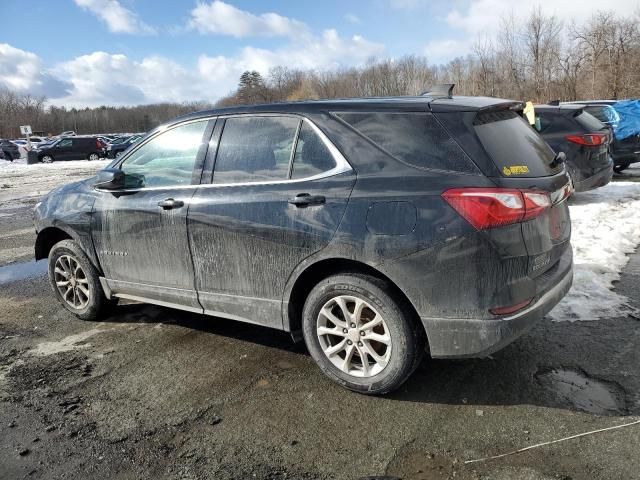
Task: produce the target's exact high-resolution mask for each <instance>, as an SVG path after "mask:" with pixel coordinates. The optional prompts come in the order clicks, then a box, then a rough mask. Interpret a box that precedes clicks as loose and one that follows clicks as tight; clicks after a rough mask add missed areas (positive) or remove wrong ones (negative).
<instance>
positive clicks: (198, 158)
mask: <svg viewBox="0 0 640 480" xmlns="http://www.w3.org/2000/svg"><path fill="white" fill-rule="evenodd" d="M522 108H523V105H522V104H521V103H519V102H513V101H509V100H500V99H494V98H477V97H450V96H447V95H443V96H440V95H435V94H433V95H432V96H421V97H398V98H379V99H353V100H341V101H340V100H336V101H315V102H313V101H312V102H300V103H283V104H274V105H262V106H248V107H247V106H245V107H235V108H229V109H222V110H212V111H206V112H200V113H195V114H190V115H188V116H184V117H181V118H178V119H176V120H174V121H172V122H169V123H167V124H166V125H164V126H162V127H160V128H158V129H156V130H155V131H153V132H151V133H150V134H149V135H148V136H147V137H145V139H144V140H143V141H141V142H139V143H138V144H136V145H135V146H134V147H133V148H131V149H130V150H129V151H127V152H126V153H125V154H124V155H123V156H122V157H120V158H118V159H117V160H115V161H114V162H112V163H111V165H110V167H109V168H107V169H105V170H103V171H101V172H100V173H99V174H98V176H97V177H95V178H91V179H89V180H85V181H81V182H77V183H73V184H70V185H66V186H63V187H61V188H58V189H57V190H54V191H52V192H51V193H50V194H48V195H47V196H46V197H45V198H44V199H43V200H42V202H41V203H39V204H38V205H37V206H36V209H35V223H36V228H37V231H38V235H37V240H36V246H35V251H36V258H37V259H43V258H47V257H48V259H49V275H50V280H51V285H52V287H53V291H54V292H55V295H56V297H57V298H58V299H59V300H60V301H61V302H62V304H63V305H64V306H65V307H66V308H67V309H68V310H69V311H71V312H73V313H75V314H76V315H77V316H78V317H80V318H83V319H93V318H96V317H97V316H98V315H99V314H100V313H101V312H102V311H103V309H104V308H105V307H106V306H107V305H108V304H109V303H111V302H113V301H116V300H117V299H119V298H124V299H133V300H137V301H143V302H149V303H154V304H159V305H164V306H170V307H175V308H179V309H183V310H188V311H191V312H198V313H204V314H206V315H211V316H215V317H224V318H228V319H233V320H240V321H246V322H250V323H256V324H259V325H264V326H268V327H273V328H276V329H280V330H284V331H288V332H291V334H292V336H293V338H294V339H296V340H298V339H304V341H305V342H306V345H307V347H308V349H309V352H310V353H311V356H312V357H313V359H314V360H315V361H316V362H317V364H318V365H319V366H320V368H321V369H322V371H323V372H324V373H325V374H326V375H327V376H328V377H330V378H331V379H333V380H334V381H336V382H338V383H340V384H342V385H344V386H346V387H347V388H350V389H352V390H356V391H359V392H363V393H385V392H389V391H391V390H393V389H394V388H397V387H398V386H399V385H400V384H402V383H403V382H404V381H405V379H406V378H407V377H408V376H409V375H410V374H411V372H412V371H413V370H414V369H415V368H416V367H417V365H418V364H419V362H420V359H421V358H422V355H423V353H424V352H425V345H426V346H427V349H428V352H429V353H430V355H431V356H432V357H438V358H460V357H483V356H486V355H489V354H490V353H491V352H494V351H496V350H498V349H500V348H502V347H504V346H505V345H506V344H508V343H509V342H511V341H513V340H514V339H515V338H516V337H518V336H519V335H521V334H522V333H523V332H525V331H526V330H527V329H528V328H529V327H530V326H531V325H533V323H534V322H536V321H537V320H539V319H540V318H542V316H543V315H545V314H546V313H547V312H548V311H549V310H551V309H552V308H553V307H554V305H556V303H558V301H559V300H560V299H561V298H562V297H563V296H564V295H565V293H566V292H567V291H568V290H569V287H570V286H571V281H572V250H571V245H570V243H569V237H570V232H571V226H570V220H569V210H568V207H567V201H566V198H567V197H568V195H569V194H570V192H571V190H570V184H569V181H568V177H567V175H566V173H565V170H564V165H563V164H562V163H561V162H558V161H556V160H557V159H556V156H555V154H554V153H553V151H552V150H551V149H550V148H549V146H548V145H547V144H546V143H545V142H544V141H543V140H542V138H540V136H539V135H538V133H537V132H535V131H534V130H533V129H532V128H530V126H529V125H528V123H527V122H526V121H525V120H524V119H523V118H522V117H521V110H522ZM212 354H213V355H215V352H212Z"/></svg>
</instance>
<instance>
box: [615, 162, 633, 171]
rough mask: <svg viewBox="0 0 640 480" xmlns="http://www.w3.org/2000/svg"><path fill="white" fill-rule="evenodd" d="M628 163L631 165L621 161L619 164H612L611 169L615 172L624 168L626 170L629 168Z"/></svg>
mask: <svg viewBox="0 0 640 480" xmlns="http://www.w3.org/2000/svg"><path fill="white" fill-rule="evenodd" d="M629 165H631V164H630V163H627V162H625V163H621V164H619V165H614V166H613V171H614V172H616V173H622V172H623V171H624V170H626V169H627V168H629Z"/></svg>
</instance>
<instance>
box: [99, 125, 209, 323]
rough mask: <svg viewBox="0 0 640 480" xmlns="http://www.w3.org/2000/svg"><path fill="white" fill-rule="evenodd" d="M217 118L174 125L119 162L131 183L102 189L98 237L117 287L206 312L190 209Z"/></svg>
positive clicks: (124, 294)
mask: <svg viewBox="0 0 640 480" xmlns="http://www.w3.org/2000/svg"><path fill="white" fill-rule="evenodd" d="M210 122H211V123H213V121H209V120H199V121H193V122H189V123H185V124H181V125H178V126H176V127H173V128H170V129H168V130H166V131H164V132H162V133H159V134H158V135H156V136H154V137H152V138H151V139H150V140H148V141H146V142H145V143H144V144H142V145H140V147H139V148H137V149H136V150H134V151H132V152H131V153H130V154H128V155H127V157H126V158H124V159H123V160H122V162H121V163H120V164H119V168H121V169H122V170H123V171H124V172H125V178H126V182H127V183H128V185H127V187H126V188H125V189H123V190H122V191H101V192H99V194H98V198H97V200H96V203H95V206H94V213H93V220H92V236H93V241H94V244H95V248H96V253H97V255H98V259H99V261H100V265H101V267H102V270H103V272H104V276H105V279H106V282H107V285H108V287H109V289H110V290H111V292H112V294H114V295H115V296H117V297H121V298H130V299H133V300H141V301H147V302H150V303H156V304H160V305H167V306H178V305H179V306H181V307H182V308H186V309H191V310H193V311H199V312H201V311H202V308H201V307H200V305H199V303H198V300H197V294H196V292H195V287H194V281H193V263H192V261H191V254H190V252H189V245H188V241H187V211H188V209H189V205H190V203H191V200H192V196H193V194H194V192H195V189H196V188H197V187H196V185H195V184H197V183H198V182H199V179H200V172H201V169H202V160H203V159H204V156H205V153H206V147H207V142H208V137H210V135H211V129H210V128H207V127H208V126H209V127H210V126H211V123H210Z"/></svg>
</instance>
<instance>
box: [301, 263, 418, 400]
mask: <svg viewBox="0 0 640 480" xmlns="http://www.w3.org/2000/svg"><path fill="white" fill-rule="evenodd" d="M342 301H344V303H342ZM360 302H363V303H360ZM341 303H342V305H345V306H346V308H347V311H348V313H349V315H352V316H351V317H350V321H349V323H345V322H344V321H343V320H344V317H345V316H344V315H343V314H342V312H343V311H344V310H343V308H342V306H341ZM359 303H360V304H361V305H363V307H362V308H361V309H360V310H361V311H362V315H361V318H360V319H358V318H354V316H353V314H354V313H355V311H356V308H358V307H357V305H358V304H359ZM321 312H328V313H329V314H331V315H332V316H333V318H334V320H336V323H334V322H333V321H332V320H330V318H329V317H327V316H325V315H324V314H321ZM379 318H381V319H382V321H381V322H380V323H377V325H376V326H375V327H367V324H368V323H370V322H374V321H375V322H379V320H378V319H379ZM352 320H353V321H352ZM354 322H355V323H354ZM302 323H303V325H302V329H303V335H304V340H305V343H306V345H307V349H308V350H309V353H310V354H311V357H312V358H313V359H314V360H315V362H316V364H317V365H318V366H319V367H320V370H322V372H323V373H324V374H325V375H326V376H327V377H329V378H330V379H331V380H333V381H334V382H336V383H338V384H340V385H342V386H344V387H346V388H348V389H349V390H353V391H355V392H359V393H364V394H370V395H376V394H377V395H380V394H385V393H389V392H391V391H393V390H395V389H397V388H398V387H399V386H400V385H402V384H403V383H404V382H405V380H407V378H408V377H409V376H410V375H411V373H413V371H414V370H415V369H416V368H417V367H418V365H419V364H420V361H421V360H422V358H423V356H424V352H425V334H424V330H423V328H422V326H421V325H419V321H415V319H414V318H413V315H412V313H411V311H410V309H409V308H408V307H407V306H405V305H404V303H403V302H402V301H399V300H398V299H397V298H396V296H395V295H394V293H393V291H392V289H391V288H390V287H389V286H388V285H387V284H386V283H385V282H384V281H382V280H380V279H377V278H375V277H371V276H369V275H361V274H350V273H345V274H339V275H333V276H330V277H328V278H326V279H324V280H322V281H321V282H320V283H318V285H316V286H315V287H314V288H313V290H312V291H311V293H309V296H308V297H307V300H306V301H305V304H304V309H303V319H302ZM354 325H355V328H354ZM345 327H346V328H345ZM327 329H329V330H330V331H332V332H333V333H331V334H326V333H320V332H327ZM345 330H347V333H346V334H345ZM339 332H342V333H339ZM374 334H375V335H377V336H375V337H374ZM373 338H379V339H384V340H385V341H388V343H386V344H385V343H382V342H378V341H376V340H373ZM349 342H351V343H349ZM341 345H342V349H339V348H340V346H341ZM332 347H333V349H334V350H335V354H333V355H331V358H330V357H329V356H328V354H327V353H325V350H327V349H330V348H332ZM361 347H362V348H361ZM371 351H373V352H374V353H375V354H376V356H377V357H378V359H381V360H382V361H378V360H377V359H376V358H374V356H372V355H371V354H370V353H368V352H371ZM349 352H351V355H350V358H351V362H349V364H350V365H349V366H348V367H346V368H345V367H344V364H345V360H346V357H347V356H348V354H349ZM361 352H364V357H365V358H366V359H367V362H366V364H367V367H366V368H365V366H364V362H362V355H361ZM332 353H333V352H332ZM337 364H342V367H339V366H338V365H337ZM365 370H367V371H366V372H365Z"/></svg>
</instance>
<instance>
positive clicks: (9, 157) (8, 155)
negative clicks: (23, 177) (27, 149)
mask: <svg viewBox="0 0 640 480" xmlns="http://www.w3.org/2000/svg"><path fill="white" fill-rule="evenodd" d="M4 159H5V160H9V161H10V162H13V155H11V154H10V153H5V154H4Z"/></svg>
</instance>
